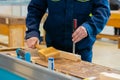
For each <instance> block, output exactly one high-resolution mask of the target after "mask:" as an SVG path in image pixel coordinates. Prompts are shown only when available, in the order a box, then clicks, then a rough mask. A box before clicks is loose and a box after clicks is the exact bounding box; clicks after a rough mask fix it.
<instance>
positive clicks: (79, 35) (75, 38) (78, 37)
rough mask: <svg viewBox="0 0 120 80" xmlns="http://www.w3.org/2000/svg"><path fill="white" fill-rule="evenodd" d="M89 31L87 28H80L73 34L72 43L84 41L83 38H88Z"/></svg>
mask: <svg viewBox="0 0 120 80" xmlns="http://www.w3.org/2000/svg"><path fill="white" fill-rule="evenodd" d="M87 35H88V34H87V31H86V29H85V27H83V26H80V27H78V28H77V29H76V30H75V32H74V33H73V34H72V41H73V42H74V43H77V42H79V41H80V40H82V39H83V38H85V37H87Z"/></svg>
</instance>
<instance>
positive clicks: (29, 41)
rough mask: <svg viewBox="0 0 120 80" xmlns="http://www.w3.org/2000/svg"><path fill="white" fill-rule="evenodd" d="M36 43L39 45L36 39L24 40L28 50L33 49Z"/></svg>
mask: <svg viewBox="0 0 120 80" xmlns="http://www.w3.org/2000/svg"><path fill="white" fill-rule="evenodd" d="M37 43H39V39H38V38H37V37H31V38H29V39H27V40H26V44H27V46H28V47H29V48H35V45H36V44H37Z"/></svg>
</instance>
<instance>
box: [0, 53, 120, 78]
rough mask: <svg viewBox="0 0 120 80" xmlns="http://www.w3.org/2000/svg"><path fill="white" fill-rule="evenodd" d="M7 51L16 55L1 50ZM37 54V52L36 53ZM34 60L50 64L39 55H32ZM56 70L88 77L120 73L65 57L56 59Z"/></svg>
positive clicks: (43, 64) (44, 64)
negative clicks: (105, 73) (102, 73)
mask: <svg viewBox="0 0 120 80" xmlns="http://www.w3.org/2000/svg"><path fill="white" fill-rule="evenodd" d="M1 53H7V54H9V55H12V56H13V55H15V51H8V52H1ZM35 54H36V53H35ZM32 61H33V62H34V63H36V64H37V65H41V66H44V67H47V66H48V62H47V61H44V60H42V59H41V58H40V57H39V56H36V55H35V56H34V55H33V56H32ZM55 71H58V72H61V73H64V74H67V75H71V76H74V77H77V78H88V77H96V78H98V76H99V75H100V73H101V72H111V73H117V74H120V71H119V70H115V69H112V68H109V67H105V66H102V65H98V64H94V63H89V62H85V61H80V62H75V61H71V60H67V59H63V58H59V59H56V60H55Z"/></svg>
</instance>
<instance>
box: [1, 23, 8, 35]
mask: <svg viewBox="0 0 120 80" xmlns="http://www.w3.org/2000/svg"><path fill="white" fill-rule="evenodd" d="M7 26H8V25H7V24H0V34H2V35H6V36H7V35H8V34H9V27H7Z"/></svg>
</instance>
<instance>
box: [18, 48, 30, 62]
mask: <svg viewBox="0 0 120 80" xmlns="http://www.w3.org/2000/svg"><path fill="white" fill-rule="evenodd" d="M16 54H17V58H19V59H22V60H25V61H27V62H31V54H30V53H29V52H25V51H23V50H22V49H20V48H18V49H17V50H16Z"/></svg>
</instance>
